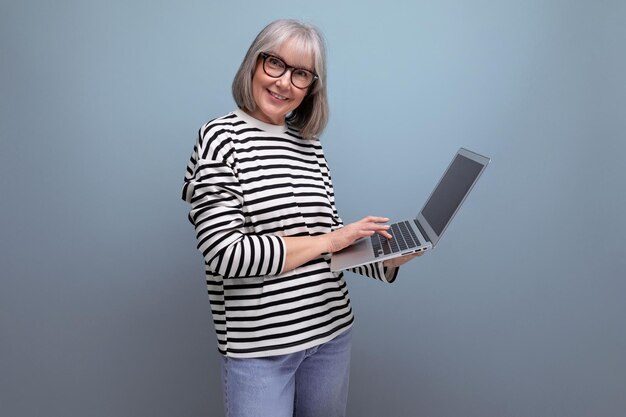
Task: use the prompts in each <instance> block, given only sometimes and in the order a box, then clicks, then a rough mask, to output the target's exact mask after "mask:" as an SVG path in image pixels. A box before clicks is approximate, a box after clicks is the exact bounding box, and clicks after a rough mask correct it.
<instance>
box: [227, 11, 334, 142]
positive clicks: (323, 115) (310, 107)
mask: <svg viewBox="0 0 626 417" xmlns="http://www.w3.org/2000/svg"><path fill="white" fill-rule="evenodd" d="M288 41H291V42H295V45H296V47H298V48H300V49H301V50H303V51H304V52H306V53H309V54H311V55H312V56H313V60H314V70H315V73H316V74H317V76H318V77H319V78H318V79H317V80H316V81H315V82H314V83H313V85H311V86H310V87H309V91H308V93H307V95H306V96H305V97H304V100H302V103H301V104H300V105H299V106H298V108H296V109H295V110H294V111H292V112H291V114H289V115H288V116H287V123H288V124H289V126H291V127H293V128H295V129H297V130H298V131H299V134H300V135H302V137H304V138H312V137H319V135H320V134H321V133H322V131H323V130H324V128H325V127H326V124H327V123H328V114H329V110H328V95H327V93H326V48H325V45H324V38H323V36H322V34H321V32H320V31H319V30H318V29H317V28H316V27H314V26H312V25H309V24H307V23H303V22H300V21H297V20H291V19H284V20H276V21H274V22H272V23H270V24H269V25H267V26H266V27H265V28H264V29H263V30H262V31H261V32H260V33H259V34H258V35H257V37H256V38H255V39H254V41H253V42H252V45H250V48H249V49H248V52H247V53H246V56H245V57H244V59H243V62H242V63H241V66H240V67H239V70H238V71H237V74H235V79H234V80H233V87H232V91H233V98H234V99H235V103H237V106H238V107H239V108H241V109H243V110H247V111H251V112H252V111H255V110H256V103H255V101H254V96H253V95H252V77H253V75H254V71H255V69H256V65H257V62H258V59H259V54H260V53H261V52H268V51H272V50H276V49H278V48H279V47H280V46H281V45H283V44H284V43H285V42H288Z"/></svg>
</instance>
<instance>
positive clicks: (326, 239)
mask: <svg viewBox="0 0 626 417" xmlns="http://www.w3.org/2000/svg"><path fill="white" fill-rule="evenodd" d="M330 233H332V232H330ZM330 233H324V234H323V235H319V236H316V237H317V240H318V245H319V246H318V247H319V249H320V252H321V253H333V252H334V251H333V244H332V240H331V238H330Z"/></svg>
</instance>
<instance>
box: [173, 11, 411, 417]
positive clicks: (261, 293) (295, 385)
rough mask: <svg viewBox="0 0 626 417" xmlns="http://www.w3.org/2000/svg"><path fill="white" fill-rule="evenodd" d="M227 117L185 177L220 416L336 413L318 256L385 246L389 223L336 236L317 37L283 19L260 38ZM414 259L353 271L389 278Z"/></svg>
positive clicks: (332, 352) (332, 320)
mask: <svg viewBox="0 0 626 417" xmlns="http://www.w3.org/2000/svg"><path fill="white" fill-rule="evenodd" d="M233 96H234V98H235V102H236V103H237V106H238V109H237V110H235V111H234V112H231V113H229V114H227V115H226V116H224V117H221V118H217V119H214V120H212V121H210V122H209V123H207V124H205V125H204V126H203V127H202V128H201V129H200V132H199V135H198V141H197V143H196V146H195V148H194V150H193V154H192V156H191V160H190V162H189V165H188V167H187V174H186V177H185V183H184V187H183V198H184V199H185V200H186V201H188V202H189V203H191V211H190V213H189V219H190V221H191V222H192V223H193V224H194V226H195V229H196V234H197V238H198V249H199V250H200V251H201V252H202V254H203V255H204V259H205V265H206V281H207V287H208V293H209V299H210V302H211V309H212V314H213V320H214V323H215V328H216V332H217V339H218V349H219V351H220V353H221V354H222V355H221V356H222V358H223V367H222V382H223V388H224V399H225V408H226V414H227V415H228V416H237V417H240V416H272V417H279V416H292V415H294V413H295V415H297V416H324V417H330V416H342V415H344V414H345V408H346V400H347V392H348V391H347V389H348V374H349V369H348V368H349V363H350V329H351V326H352V322H353V316H352V309H351V307H350V301H349V297H348V290H347V288H346V284H345V282H344V280H343V275H342V274H340V273H333V272H331V271H330V267H329V263H330V261H329V260H330V255H329V254H331V253H333V252H336V251H338V250H340V249H342V248H345V247H346V246H348V245H350V244H351V243H352V242H354V241H355V240H357V239H360V238H362V237H366V236H371V235H373V234H374V233H379V234H381V235H383V236H385V237H387V238H391V236H390V235H389V234H388V233H387V229H388V226H386V225H385V224H384V223H385V222H386V221H388V219H387V218H383V217H375V216H369V217H366V218H364V219H362V220H360V221H358V222H355V223H352V224H349V225H347V226H342V223H341V220H340V218H339V216H338V214H337V210H336V208H335V201H334V193H333V188H332V184H331V179H330V174H329V170H328V166H327V163H326V159H325V158H324V154H323V152H322V148H321V145H320V142H319V140H318V137H319V135H320V134H321V132H322V130H323V129H324V127H325V126H326V122H327V119H328V103H327V94H326V62H325V48H324V42H323V39H322V36H321V35H320V33H319V32H318V30H317V29H315V28H314V27H312V26H310V25H307V24H304V23H300V22H297V21H293V20H279V21H275V22H273V23H271V24H270V25H268V26H267V27H266V28H265V29H263V30H262V31H261V33H259V35H258V36H257V37H256V39H255V40H254V42H253V43H252V45H251V46H250V49H249V50H248V52H247V54H246V56H245V58H244V60H243V63H242V64H241V67H240V68H239V71H238V72H237V74H236V76H235V79H234V81H233ZM413 256H414V255H409V256H407V257H404V258H399V259H395V260H393V261H389V262H388V263H386V264H382V263H378V264H371V265H367V266H363V267H360V268H356V269H355V270H354V272H357V273H360V274H363V275H366V276H369V277H372V278H376V279H379V280H382V281H385V282H392V281H393V280H394V279H395V277H396V275H397V267H398V266H399V265H401V264H402V263H404V262H406V261H408V260H409V259H411V258H412V257H413Z"/></svg>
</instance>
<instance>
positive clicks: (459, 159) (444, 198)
mask: <svg viewBox="0 0 626 417" xmlns="http://www.w3.org/2000/svg"><path fill="white" fill-rule="evenodd" d="M484 167H485V164H482V163H480V162H477V161H475V160H472V159H470V158H468V157H465V156H463V155H461V154H457V155H456V156H455V157H454V159H453V161H452V163H451V164H450V166H449V167H448V170H447V171H446V172H445V174H444V175H443V177H442V178H441V181H439V184H437V187H436V188H435V190H434V191H433V193H432V194H431V196H430V198H429V199H428V201H427V202H426V205H425V206H424V208H423V209H422V211H421V214H422V216H423V217H424V219H425V220H426V221H427V222H428V224H429V225H430V227H432V230H433V231H434V232H435V233H436V235H437V236H440V235H441V233H442V232H443V231H444V229H445V228H446V226H447V225H448V223H449V222H450V220H452V217H454V214H455V213H456V211H457V209H458V208H459V206H460V205H461V203H463V200H464V199H465V197H466V196H467V194H468V193H469V191H470V190H471V188H472V186H473V185H474V182H476V180H477V179H478V177H479V176H480V174H481V172H482V170H483V168H484Z"/></svg>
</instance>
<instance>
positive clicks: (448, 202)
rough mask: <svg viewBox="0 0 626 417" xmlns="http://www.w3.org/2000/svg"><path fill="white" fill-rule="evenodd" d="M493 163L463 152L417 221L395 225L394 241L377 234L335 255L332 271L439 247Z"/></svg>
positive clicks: (464, 150)
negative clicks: (453, 221) (466, 201)
mask: <svg viewBox="0 0 626 417" xmlns="http://www.w3.org/2000/svg"><path fill="white" fill-rule="evenodd" d="M489 161H490V159H489V158H487V157H485V156H482V155H479V154H477V153H475V152H472V151H470V150H467V149H465V148H461V149H459V150H458V152H457V153H456V155H454V158H452V162H451V163H450V165H448V168H447V169H446V171H445V172H444V173H443V176H442V177H441V179H440V180H439V183H438V184H437V186H436V187H435V189H434V190H433V192H432V193H431V194H430V197H428V200H426V204H424V207H423V208H422V209H421V210H420V212H419V213H418V215H417V217H416V218H415V219H411V220H404V221H401V222H398V223H394V224H391V225H390V226H391V227H390V228H389V230H388V232H389V234H391V235H392V236H393V239H387V238H385V237H383V236H381V235H379V234H377V233H376V234H374V235H372V236H371V237H367V238H363V239H359V240H357V241H356V242H354V243H353V244H352V245H350V246H348V247H347V248H345V249H342V250H341V251H338V252H335V253H334V254H333V255H332V257H331V261H330V269H331V270H332V271H341V270H344V269H348V268H354V267H356V266H361V265H365V264H368V263H372V262H378V261H385V260H387V259H392V258H397V257H400V256H404V255H408V254H411V253H416V252H424V251H426V250H429V249H432V248H434V247H435V246H437V243H439V240H440V239H441V236H442V235H443V233H444V232H445V231H446V229H447V228H448V226H449V225H450V222H451V221H452V219H453V218H454V216H455V214H456V213H457V211H459V208H460V207H461V205H462V204H463V202H464V201H465V199H466V198H467V196H468V194H469V193H470V191H472V188H474V185H475V184H476V182H477V181H478V178H479V177H480V175H481V174H482V173H483V171H484V170H485V168H486V167H487V164H488V163H489Z"/></svg>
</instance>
